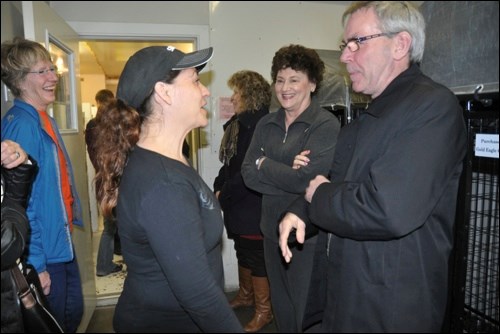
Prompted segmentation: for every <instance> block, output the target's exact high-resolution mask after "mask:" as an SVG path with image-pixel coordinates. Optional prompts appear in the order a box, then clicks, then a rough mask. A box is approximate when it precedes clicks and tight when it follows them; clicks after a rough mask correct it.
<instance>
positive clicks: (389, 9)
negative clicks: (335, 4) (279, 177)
mask: <svg viewBox="0 0 500 334" xmlns="http://www.w3.org/2000/svg"><path fill="white" fill-rule="evenodd" d="M343 23H344V27H345V30H344V36H343V38H344V39H343V43H342V45H341V46H340V49H341V51H342V55H341V58H340V59H341V61H342V62H343V63H345V64H346V66H347V71H348V73H349V76H350V78H351V81H352V88H353V90H354V91H356V92H361V93H364V94H367V95H370V96H371V97H372V102H371V104H370V106H369V107H368V109H367V110H366V111H365V112H363V113H362V114H361V115H360V116H359V117H358V118H357V119H355V120H354V121H353V122H352V123H350V124H348V125H346V126H345V127H343V128H342V130H341V131H340V134H339V137H338V141H337V148H336V152H335V158H334V161H333V164H332V168H331V171H330V180H328V179H327V178H325V177H323V176H317V177H316V178H315V179H313V180H312V181H311V182H310V184H309V187H308V188H307V189H306V193H305V196H304V199H301V200H302V202H301V203H298V202H296V203H294V205H292V206H291V207H290V208H289V212H288V213H287V215H286V216H285V217H284V218H283V220H282V221H281V224H280V248H281V251H282V255H283V257H284V258H285V261H287V262H289V261H291V260H292V261H293V259H292V255H293V254H292V253H291V251H290V248H289V247H288V245H287V239H288V236H289V234H290V232H291V231H292V230H294V229H295V230H296V238H297V241H298V242H303V240H304V233H305V228H306V226H308V225H310V224H314V225H316V226H317V227H319V229H320V230H321V232H320V236H319V237H318V243H317V245H318V247H317V251H316V256H315V259H314V265H313V276H312V280H311V284H310V286H311V288H310V290H309V302H308V307H307V310H306V315H305V318H304V329H308V327H309V330H318V331H321V332H327V333H334V332H347V333H354V332H365V333H369V332H400V333H402V332H414V333H420V332H422V333H423V332H440V330H441V328H442V325H443V321H444V319H445V310H446V304H447V291H448V262H449V257H450V254H451V250H452V246H453V227H454V220H455V209H456V201H457V193H458V186H459V179H460V175H461V171H462V162H463V158H464V156H465V151H466V130H465V124H464V120H463V116H462V111H461V108H460V105H459V103H458V101H457V99H456V97H455V96H454V95H453V93H452V92H451V91H449V90H448V89H447V88H446V87H444V86H442V85H440V84H438V83H436V82H434V81H432V80H431V79H430V78H429V77H427V76H425V75H424V74H423V73H422V72H421V71H420V68H419V65H418V63H419V62H420V61H421V59H422V56H423V52H424V42H425V23H424V19H423V17H422V15H421V14H420V12H419V11H418V9H416V8H415V7H413V6H412V5H411V4H410V3H409V2H401V1H373V2H357V3H353V4H352V5H351V6H350V7H349V8H348V9H347V10H346V12H345V13H344V16H343ZM307 162H308V158H307V156H306V155H298V156H296V158H295V160H294V165H304V164H305V163H307Z"/></svg>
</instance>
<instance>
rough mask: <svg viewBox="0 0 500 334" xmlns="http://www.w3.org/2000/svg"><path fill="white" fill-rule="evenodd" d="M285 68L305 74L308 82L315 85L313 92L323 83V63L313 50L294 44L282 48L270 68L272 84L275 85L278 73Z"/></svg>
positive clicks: (275, 55)
mask: <svg viewBox="0 0 500 334" xmlns="http://www.w3.org/2000/svg"><path fill="white" fill-rule="evenodd" d="M286 68H291V69H292V70H295V71H300V72H303V73H306V74H307V77H308V78H309V80H310V81H311V82H314V83H315V84H316V90H315V92H317V91H318V88H319V86H320V85H321V82H322V81H323V73H324V72H325V63H324V62H323V61H322V60H321V58H320V57H319V55H318V53H317V52H316V51H315V50H313V49H309V48H306V47H304V46H302V45H296V44H290V45H288V46H284V47H282V48H281V49H279V50H278V51H276V53H275V54H274V58H273V65H272V67H271V78H272V79H273V83H276V77H277V75H278V72H279V71H280V70H283V69H286Z"/></svg>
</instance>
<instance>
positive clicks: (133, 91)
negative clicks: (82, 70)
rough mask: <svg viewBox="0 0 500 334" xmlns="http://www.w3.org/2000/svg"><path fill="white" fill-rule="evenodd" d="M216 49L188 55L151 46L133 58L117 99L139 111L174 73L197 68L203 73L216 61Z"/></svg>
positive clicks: (170, 47)
mask: <svg viewBox="0 0 500 334" xmlns="http://www.w3.org/2000/svg"><path fill="white" fill-rule="evenodd" d="M212 55H213V48H211V47H210V48H207V49H203V50H199V51H194V52H191V53H184V52H182V51H180V50H177V49H176V48H175V47H173V46H149V47H147V48H144V49H141V50H139V51H137V52H136V53H135V54H134V55H132V56H131V57H130V58H129V60H128V61H127V63H126V64H125V68H124V69H123V72H122V74H121V75H120V80H119V81H118V89H117V92H116V97H117V98H119V99H121V100H123V101H125V102H126V103H127V104H128V105H129V106H131V107H133V108H135V109H137V108H139V106H140V105H141V104H142V102H144V100H145V99H146V97H148V95H149V94H150V93H151V91H152V89H153V87H154V85H155V84H156V83H157V82H158V81H161V80H163V79H164V78H165V76H166V74H167V73H168V72H170V71H171V70H182V69H185V68H191V67H196V69H197V70H198V71H201V69H202V68H203V67H205V65H206V63H207V62H208V61H209V60H210V59H211V58H212Z"/></svg>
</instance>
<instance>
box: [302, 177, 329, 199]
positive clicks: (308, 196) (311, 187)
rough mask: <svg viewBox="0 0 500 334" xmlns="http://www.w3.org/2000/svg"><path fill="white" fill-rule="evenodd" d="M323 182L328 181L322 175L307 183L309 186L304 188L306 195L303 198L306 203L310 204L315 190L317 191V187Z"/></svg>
mask: <svg viewBox="0 0 500 334" xmlns="http://www.w3.org/2000/svg"><path fill="white" fill-rule="evenodd" d="M325 182H330V181H329V180H328V179H327V178H326V177H324V176H323V175H316V177H315V178H314V179H312V180H311V182H309V186H308V187H307V188H306V194H305V196H304V198H305V199H306V201H307V202H309V203H311V201H312V198H313V196H314V193H315V192H316V189H318V187H319V186H320V185H321V184H323V183H325Z"/></svg>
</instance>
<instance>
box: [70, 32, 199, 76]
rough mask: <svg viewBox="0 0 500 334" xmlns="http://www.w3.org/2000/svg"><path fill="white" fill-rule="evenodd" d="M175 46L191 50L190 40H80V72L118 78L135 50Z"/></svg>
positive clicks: (184, 50)
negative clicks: (156, 46)
mask: <svg viewBox="0 0 500 334" xmlns="http://www.w3.org/2000/svg"><path fill="white" fill-rule="evenodd" d="M153 45H161V46H167V45H171V46H175V47H176V48H177V49H179V50H181V51H183V52H192V51H193V43H192V42H191V41H169V42H163V43H160V42H156V41H130V40H126V41H116V40H113V41H109V40H96V41H90V40H89V41H82V42H80V73H81V74H104V75H105V77H106V79H118V78H119V77H120V74H121V72H122V70H123V68H124V67H125V63H126V62H127V60H128V59H129V58H130V56H132V55H133V54H134V53H135V52H136V51H138V50H140V49H142V48H145V47H147V46H153Z"/></svg>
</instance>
